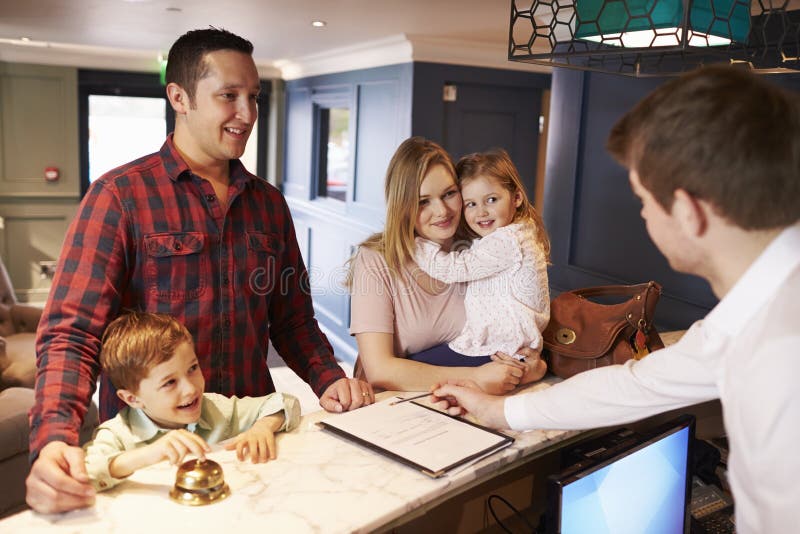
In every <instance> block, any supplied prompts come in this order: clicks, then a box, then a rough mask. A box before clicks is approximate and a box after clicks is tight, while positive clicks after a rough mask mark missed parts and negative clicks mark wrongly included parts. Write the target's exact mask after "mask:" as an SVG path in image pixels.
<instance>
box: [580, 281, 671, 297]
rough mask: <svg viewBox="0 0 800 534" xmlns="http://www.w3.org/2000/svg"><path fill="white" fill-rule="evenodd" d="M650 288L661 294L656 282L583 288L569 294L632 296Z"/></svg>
mask: <svg viewBox="0 0 800 534" xmlns="http://www.w3.org/2000/svg"><path fill="white" fill-rule="evenodd" d="M650 288H656V289H657V290H658V291H659V292H661V286H659V285H658V283H657V282H653V281H650V282H646V283H644V284H636V285H632V286H624V285H617V286H597V287H585V288H583V289H575V290H573V291H570V293H574V294H575V295H577V296H579V297H606V296H615V295H618V296H633V295H638V294H640V293H642V292H644V291H646V290H648V289H650Z"/></svg>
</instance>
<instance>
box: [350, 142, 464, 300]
mask: <svg viewBox="0 0 800 534" xmlns="http://www.w3.org/2000/svg"><path fill="white" fill-rule="evenodd" d="M436 165H442V166H444V167H445V168H446V169H447V171H448V172H449V173H450V174H451V175H452V176H453V178H454V179H455V176H456V169H455V165H453V160H452V158H451V157H450V155H449V154H448V153H447V151H446V150H445V149H443V148H442V147H441V146H439V145H438V144H436V143H434V142H433V141H430V140H428V139H425V138H424V137H418V136H417V137H409V138H408V139H406V140H405V141H403V142H402V143H401V144H400V146H399V147H397V150H396V151H395V153H394V156H392V160H391V161H390V162H389V167H388V168H387V169H386V181H385V186H384V195H385V198H386V226H385V227H384V230H383V232H378V233H376V234H373V235H371V236H370V237H368V238H367V239H366V240H364V241H363V242H362V243H361V244H360V245H359V246H360V247H366V248H368V249H371V250H374V251H376V252H379V253H380V254H381V255H382V256H383V258H384V259H385V260H386V264H387V265H388V266H389V269H390V270H391V271H392V273H393V274H395V275H396V274H398V273H400V272H401V271H400V267H401V266H403V265H404V264H405V263H407V262H408V261H409V260H413V259H414V237H415V235H414V224H415V223H416V219H417V212H418V211H419V188H420V185H421V184H422V180H423V179H424V178H425V175H427V174H428V170H429V169H430V168H431V167H434V166H436ZM356 254H358V252H357V251H356ZM352 259H353V258H350V260H349V264H350V265H349V269H348V275H347V280H346V284H347V286H348V287H349V286H350V285H351V284H352V280H353V263H352Z"/></svg>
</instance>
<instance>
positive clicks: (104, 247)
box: [27, 28, 374, 513]
mask: <svg viewBox="0 0 800 534" xmlns="http://www.w3.org/2000/svg"><path fill="white" fill-rule="evenodd" d="M252 51H253V46H252V44H251V43H250V42H249V41H247V40H245V39H242V38H241V37H238V36H236V35H234V34H232V33H229V32H227V31H224V30H217V29H213V28H211V29H206V30H196V31H191V32H188V33H186V34H185V35H183V36H182V37H180V38H179V39H178V40H177V41H176V42H175V44H174V45H173V46H172V48H171V50H170V53H169V59H168V63H167V82H168V83H167V97H168V99H169V101H170V104H171V105H172V107H173V109H174V110H175V114H176V119H175V132H174V134H172V135H170V136H169V137H168V138H167V140H166V142H165V143H164V145H163V146H162V147H161V150H160V151H159V152H157V153H155V154H151V155H149V156H145V157H143V158H140V159H138V160H136V161H133V162H131V163H129V164H127V165H124V166H122V167H119V168H117V169H114V170H112V171H110V172H108V173H106V174H105V175H104V176H103V177H101V178H100V179H99V180H97V181H96V182H95V183H94V184H93V185H92V187H91V188H90V190H89V192H88V193H87V195H86V197H85V198H84V200H83V202H82V204H81V207H80V209H79V212H78V215H77V217H76V218H75V220H74V221H73V222H72V225H71V226H70V229H69V232H68V234H67V237H66V240H65V243H64V247H63V250H62V253H61V258H60V260H59V262H58V270H57V272H56V276H55V279H54V282H53V289H52V291H51V293H50V298H49V300H48V303H47V306H46V308H45V311H44V314H43V316H42V320H41V323H40V325H39V335H38V340H37V367H38V371H37V376H36V404H35V406H34V408H33V409H32V410H31V414H30V421H31V438H30V451H31V460H32V461H33V465H32V467H31V473H30V475H29V477H28V480H27V501H28V504H29V505H30V506H31V507H32V508H33V509H34V510H37V511H39V512H44V513H52V512H61V511H66V510H71V509H75V508H82V507H86V506H90V505H91V504H92V503H93V502H94V492H93V490H92V488H91V485H90V484H89V480H88V477H87V476H86V472H85V468H84V460H83V450H82V449H81V448H79V447H78V446H77V445H78V429H79V428H80V424H81V421H82V420H83V418H84V416H85V414H86V411H87V408H88V405H89V402H90V399H91V396H92V393H93V392H94V388H95V383H96V379H97V376H98V373H99V363H98V354H99V351H100V339H101V337H102V335H103V331H104V330H105V328H106V326H107V325H108V323H110V322H111V321H112V320H113V319H114V318H116V317H117V316H118V315H119V313H120V312H121V311H123V310H125V309H137V310H143V311H150V312H158V313H167V314H170V315H172V316H174V317H175V318H177V320H178V321H180V322H182V323H184V324H185V325H186V326H187V328H188V329H189V331H190V332H191V333H192V335H193V337H194V340H195V346H196V351H197V355H198V359H199V360H200V365H201V368H202V370H203V375H204V377H205V379H206V384H207V390H208V391H212V392H216V393H221V394H224V395H238V396H246V395H248V396H261V395H265V394H267V393H270V392H273V391H275V387H274V385H273V382H272V379H271V377H270V374H269V370H268V369H267V363H266V360H267V346H268V341H269V340H271V341H272V343H273V345H274V347H275V348H276V350H277V351H278V353H279V354H280V355H281V356H282V357H283V359H284V360H286V362H287V364H288V365H289V366H290V367H291V368H292V370H294V372H296V373H297V374H298V375H299V376H300V377H301V378H302V379H303V380H305V381H306V382H308V384H309V385H310V386H311V388H312V389H313V390H314V392H315V393H316V394H317V395H318V396H319V397H320V405H321V406H322V407H323V408H325V409H326V410H328V411H333V412H340V411H343V410H351V409H355V408H358V407H360V406H362V405H365V404H370V403H371V402H373V401H374V395H373V392H372V389H371V387H370V386H369V384H368V383H366V382H362V381H359V380H354V379H348V378H347V377H346V376H345V374H344V372H343V371H342V369H341V368H340V367H339V366H338V365H337V364H336V361H335V359H334V356H333V350H332V348H331V346H330V344H329V343H328V340H327V339H326V337H325V335H324V334H322V332H320V330H319V327H318V325H317V322H316V320H315V319H314V311H313V308H312V303H311V298H310V296H309V293H308V289H309V287H308V274H307V272H306V270H305V266H304V265H303V261H302V258H301V255H300V250H299V247H298V245H297V240H296V237H295V233H294V227H293V225H292V221H291V217H290V215H289V210H288V207H287V205H286V202H285V200H284V198H283V196H282V195H281V194H280V193H279V192H278V190H277V189H275V188H274V187H272V186H271V185H269V184H268V183H267V182H266V181H265V180H262V179H260V178H258V177H256V176H254V175H252V174H250V173H249V172H247V170H246V169H245V168H244V167H243V166H242V164H241V162H240V161H239V157H240V156H241V155H242V153H243V152H244V149H245V144H246V143H247V139H248V137H249V136H250V132H251V131H252V128H253V126H254V122H255V120H256V117H257V108H256V103H257V99H258V94H259V90H260V83H259V78H258V72H257V70H256V66H255V62H254V61H253V58H252ZM118 408H119V401H118V399H117V397H116V395H115V391H114V389H113V386H111V384H110V382H108V381H107V380H106V378H105V377H101V389H100V415H101V420H105V419H107V418H109V417H112V416H113V415H114V414H115V413H116V411H117V409H118Z"/></svg>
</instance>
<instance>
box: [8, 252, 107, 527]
mask: <svg viewBox="0 0 800 534" xmlns="http://www.w3.org/2000/svg"><path fill="white" fill-rule="evenodd" d="M41 316H42V309H41V308H37V307H35V306H28V305H25V304H20V303H19V302H17V297H16V295H15V294H14V288H13V286H12V285H11V279H10V278H9V276H8V272H7V271H6V268H5V265H3V262H2V260H0V480H1V481H2V488H3V489H2V491H0V517H2V516H4V515H6V514H10V513H13V512H15V511H17V510H20V509H22V508H24V506H25V479H26V478H27V476H28V472H29V470H30V464H29V462H28V439H29V438H30V430H29V427H28V412H29V411H30V409H31V407H32V406H33V401H34V391H33V384H34V380H35V379H36V327H37V325H38V324H39V319H40V318H41ZM97 419H98V417H97V408H96V407H95V406H94V404H92V406H91V407H90V408H89V413H88V414H87V415H86V420H85V421H84V424H83V427H82V428H81V441H82V442H83V441H85V440H87V439H89V438H90V437H91V436H92V432H93V431H94V428H95V427H96V426H97Z"/></svg>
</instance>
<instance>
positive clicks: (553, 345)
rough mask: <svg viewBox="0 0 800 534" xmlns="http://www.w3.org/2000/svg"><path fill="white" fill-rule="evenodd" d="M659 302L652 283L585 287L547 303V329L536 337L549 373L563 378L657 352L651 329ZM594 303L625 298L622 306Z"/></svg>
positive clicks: (658, 341)
mask: <svg viewBox="0 0 800 534" xmlns="http://www.w3.org/2000/svg"><path fill="white" fill-rule="evenodd" d="M659 296H661V286H660V285H659V284H658V283H656V282H648V283H646V284H638V285H632V286H623V285H619V286H599V287H587V288H583V289H575V290H573V291H565V292H564V293H561V294H560V295H558V296H557V297H556V298H554V299H553V300H552V302H551V303H550V323H549V324H548V325H547V328H546V329H545V331H544V332H543V333H542V337H543V338H544V357H545V359H546V360H547V365H548V368H549V369H550V371H551V372H553V373H555V374H556V375H558V376H560V377H561V378H569V377H570V376H572V375H575V374H577V373H580V372H582V371H587V370H589V369H594V368H596V367H603V366H605V365H612V364H620V363H625V362H626V361H628V360H630V359H631V358H636V359H641V358H643V357H644V356H646V355H647V354H649V353H650V352H652V351H654V350H657V349H660V348H663V347H664V343H662V341H661V338H660V337H659V335H658V332H656V328H655V325H654V324H653V316H654V313H655V309H656V303H657V302H658V298H659ZM596 297H625V301H624V302H620V303H617V304H604V303H600V302H594V301H592V300H590V299H591V298H596ZM615 300H618V299H615Z"/></svg>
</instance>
